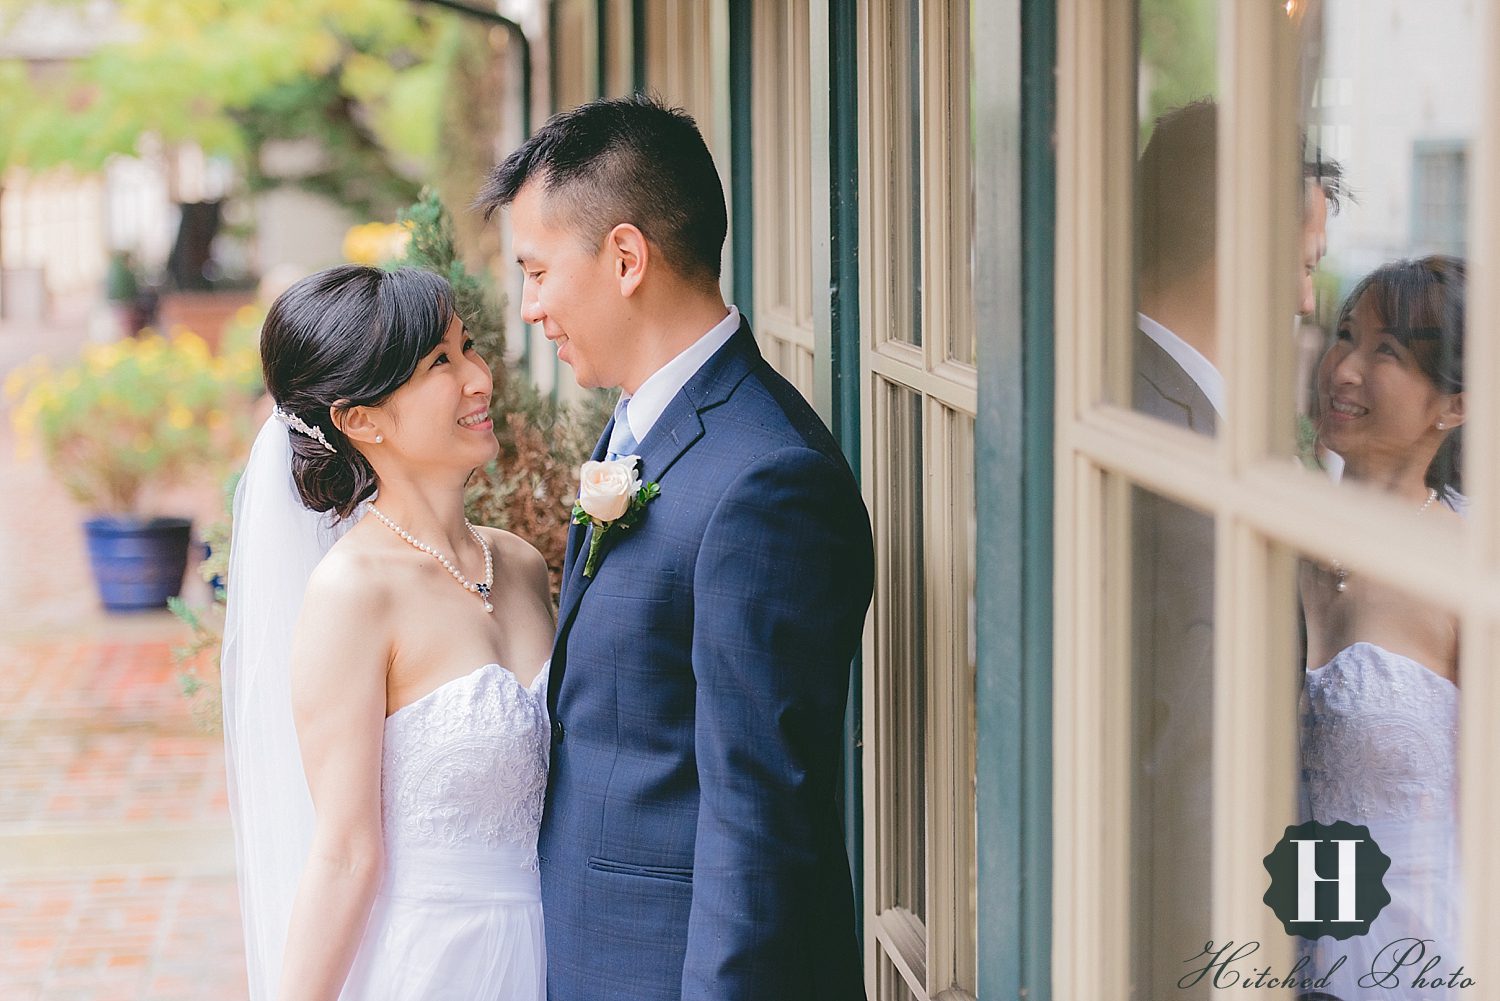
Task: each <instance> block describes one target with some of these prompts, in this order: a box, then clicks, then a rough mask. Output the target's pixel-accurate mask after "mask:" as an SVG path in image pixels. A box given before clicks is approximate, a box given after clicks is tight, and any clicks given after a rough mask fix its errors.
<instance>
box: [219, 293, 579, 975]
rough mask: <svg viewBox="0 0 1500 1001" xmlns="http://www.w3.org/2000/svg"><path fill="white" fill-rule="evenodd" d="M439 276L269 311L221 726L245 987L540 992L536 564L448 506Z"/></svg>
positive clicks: (464, 376) (463, 341)
mask: <svg viewBox="0 0 1500 1001" xmlns="http://www.w3.org/2000/svg"><path fill="white" fill-rule="evenodd" d="M452 302H453V299H452V292H451V289H450V288H449V287H448V285H447V284H446V283H445V282H444V281H443V280H442V279H441V278H438V277H437V276H434V275H431V274H427V273H424V272H419V271H410V270H403V271H394V272H385V271H380V270H377V269H374V268H366V267H357V266H344V267H337V268H332V269H330V270H327V271H323V272H320V273H318V274H315V275H312V276H310V277H308V278H306V279H303V280H302V281H300V282H298V283H297V284H295V285H293V286H292V287H291V288H289V289H288V290H287V291H286V292H285V293H284V294H283V295H282V296H281V297H280V298H278V299H277V300H276V302H275V304H274V305H273V306H272V307H271V310H270V313H269V315H268V316H267V318H266V323H265V328H264V331H263V333H262V339H261V352H262V363H263V366H264V370H265V379H266V386H267V388H268V389H269V391H270V394H271V396H272V397H273V399H274V400H275V402H276V411H275V413H274V415H273V418H272V419H271V420H268V421H267V422H266V425H265V426H264V427H263V428H262V430H261V432H260V434H259V436H258V437H257V439H256V442H255V446H254V449H253V450H252V453H251V458H250V461H249V464H248V467H247V469H246V473H245V475H244V477H243V479H242V480H241V483H240V486H239V489H238V491H237V493H236V498H235V521H234V540H233V546H232V549H231V556H230V578H229V579H230V592H229V606H228V611H227V618H226V625H225V643H224V663H223V668H224V708H225V712H224V729H225V738H226V746H227V750H228V761H229V770H230V793H231V808H232V812H233V817H234V822H235V835H236V847H237V854H238V858H239V863H240V887H241V902H242V909H243V912H244V918H245V936H246V948H247V960H248V965H249V976H250V991H251V997H252V999H254V1001H304V999H305V1001H314V999H319V1001H322V999H333V998H342V999H343V1001H377V999H390V1001H397V999H402V1001H407V999H418V998H420V999H423V1001H434V999H453V1001H458V999H463V1001H542V999H543V998H544V997H545V994H546V984H545V980H546V976H545V964H544V955H545V949H544V943H543V931H542V914H541V903H540V897H539V886H538V876H537V871H536V870H537V859H536V832H537V825H538V823H539V821H540V818H541V810H542V796H543V792H544V789H545V785H546V776H547V753H548V747H549V744H548V722H547V718H546V704H545V688H546V678H545V675H546V664H545V663H544V661H545V660H546V658H547V656H548V654H549V653H550V648H551V642H552V632H553V611H552V602H551V593H550V589H549V582H548V576H547V568H546V565H545V563H544V561H543V560H542V557H541V556H540V554H538V553H537V551H536V550H535V549H533V548H532V547H531V546H530V545H529V544H528V543H526V542H524V541H523V540H521V539H519V538H517V537H516V536H514V535H511V534H510V533H508V532H502V531H499V530H497V529H492V528H479V527H475V526H471V525H469V524H468V522H467V521H466V520H465V519H464V513H463V495H464V485H465V482H466V480H467V479H468V477H469V475H470V473H471V472H472V471H473V470H474V469H475V468H477V467H479V466H481V465H483V464H484V463H486V462H488V461H489V460H491V459H493V458H494V456H495V454H496V450H497V444H496V440H495V436H494V434H493V431H492V428H491V425H490V422H489V419H488V406H489V401H490V394H491V390H492V388H493V385H492V380H491V375H490V371H489V368H488V367H487V366H486V365H485V362H484V359H483V358H481V357H480V356H479V355H478V354H477V353H476V352H475V351H474V345H473V341H471V340H470V339H469V338H468V336H467V333H466V331H465V330H464V326H463V323H462V321H461V320H460V319H459V318H458V317H457V316H456V315H455V314H454V312H453V306H452Z"/></svg>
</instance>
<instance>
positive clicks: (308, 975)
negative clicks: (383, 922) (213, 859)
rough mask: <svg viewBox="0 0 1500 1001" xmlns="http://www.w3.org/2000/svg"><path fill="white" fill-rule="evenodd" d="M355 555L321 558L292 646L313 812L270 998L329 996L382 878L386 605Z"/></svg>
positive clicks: (328, 1000) (343, 973) (302, 1000)
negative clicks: (309, 838)
mask: <svg viewBox="0 0 1500 1001" xmlns="http://www.w3.org/2000/svg"><path fill="white" fill-rule="evenodd" d="M360 571H361V568H360V567H359V564H358V561H355V560H350V559H348V558H347V555H346V554H345V553H341V552H339V551H337V550H336V551H335V552H333V553H330V555H329V556H328V557H327V558H325V559H324V560H323V562H322V563H321V564H319V566H318V569H317V571H316V572H314V574H313V577H312V580H311V581H310V582H309V583H308V588H307V598H306V600H305V601H304V602H303V605H302V609H303V610H302V614H301V616H300V618H299V620H298V623H297V634H296V638H295V639H294V641H293V647H292V713H293V717H294V718H295V721H296V724H297V742H298V744H299V745H300V747H301V750H302V767H303V770H304V771H305V772H306V774H307V786H308V790H309V791H310V792H311V793H312V801H313V808H314V811H315V814H316V819H315V821H314V825H313V841H312V849H311V851H310V852H309V855H308V859H307V867H306V869H304V870H303V873H302V879H301V881H300V882H299V883H298V886H297V899H296V903H295V904H294V906H293V908H292V920H291V929H290V932H289V934H288V938H287V947H286V954H285V960H284V963H283V965H282V971H281V988H280V990H279V991H278V992H277V994H276V997H277V999H278V1001H333V999H335V998H337V997H338V995H339V991H340V990H341V989H342V988H343V986H344V981H345V979H346V978H347V977H348V975H349V967H350V965H351V964H352V963H353V962H354V957H355V954H356V952H357V951H358V949H359V943H360V939H361V937H362V936H363V934H364V930H365V924H366V922H367V920H368V919H369V914H370V907H371V904H372V903H373V902H374V899H375V893H376V890H377V889H378V888H379V885H380V878H381V872H382V868H383V854H382V850H383V849H382V843H381V831H380V761H381V744H382V740H383V737H384V732H385V709H386V668H387V665H388V663H389V659H390V650H391V642H390V635H389V633H388V632H387V631H386V629H385V628H383V624H384V623H386V622H387V621H388V620H389V618H390V612H391V609H390V608H388V607H386V606H387V604H388V601H387V599H386V597H385V596H384V595H383V594H382V589H380V588H379V587H378V586H372V581H371V580H370V578H369V576H368V575H366V574H363V573H361V572H360Z"/></svg>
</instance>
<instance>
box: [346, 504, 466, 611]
mask: <svg viewBox="0 0 1500 1001" xmlns="http://www.w3.org/2000/svg"><path fill="white" fill-rule="evenodd" d="M370 513H371V514H373V515H374V516H375V517H376V518H379V519H380V523H381V524H382V525H384V526H385V527H386V528H389V529H390V530H391V531H393V532H395V533H396V534H397V535H399V536H401V538H403V539H405V540H406V541H407V542H409V543H411V544H412V545H413V546H415V547H416V548H418V549H420V550H422V552H424V553H426V554H427V555H428V556H431V557H432V558H433V559H435V560H437V561H438V562H439V563H441V564H442V565H443V569H444V570H447V571H448V572H449V573H450V574H452V575H453V579H454V580H456V581H458V582H459V584H461V585H463V589H464V590H465V591H472V592H474V593H475V594H477V595H479V598H480V600H481V601H483V602H484V610H485V611H486V612H493V611H494V610H495V606H494V605H492V604H490V588H492V587H494V586H495V561H494V558H493V557H492V556H491V555H490V545H489V543H487V542H485V541H484V538H483V536H481V535H480V534H479V531H478V529H476V528H475V527H474V526H473V525H471V524H469V521H468V519H467V518H466V519H464V527H465V528H467V529H468V530H469V534H470V535H472V536H473V537H474V541H475V542H477V543H479V548H480V549H483V550H484V583H483V584H479V583H475V582H474V581H472V580H470V579H469V578H467V577H465V576H464V575H463V574H462V573H460V572H459V570H458V567H456V566H454V565H453V564H452V563H450V562H448V557H446V556H444V555H443V554H442V553H440V552H438V551H437V550H436V549H433V548H432V547H431V546H429V545H428V544H427V543H425V542H422V541H420V540H418V539H414V538H412V536H411V533H410V532H408V531H407V530H406V529H404V528H402V527H401V526H400V525H398V524H396V523H395V522H394V521H392V520H391V519H389V518H387V517H386V516H385V515H384V514H383V513H381V510H380V509H379V508H378V507H376V506H375V505H374V504H371V505H370Z"/></svg>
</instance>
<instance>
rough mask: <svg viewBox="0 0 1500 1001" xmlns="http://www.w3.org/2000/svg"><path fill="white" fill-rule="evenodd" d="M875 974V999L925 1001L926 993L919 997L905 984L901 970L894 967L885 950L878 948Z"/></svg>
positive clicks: (882, 1000) (877, 1000)
mask: <svg viewBox="0 0 1500 1001" xmlns="http://www.w3.org/2000/svg"><path fill="white" fill-rule="evenodd" d="M876 969H877V970H878V971H879V972H878V973H876V975H875V1001H926V997H927V995H926V993H925V992H924V993H923V994H922V995H920V997H919V996H918V995H917V994H916V993H915V992H914V991H912V989H911V986H910V985H909V984H907V982H906V978H905V977H903V976H902V975H901V971H900V970H898V969H896V965H895V963H893V962H892V961H891V959H890V957H889V956H888V955H887V954H886V952H885V950H884V949H882V950H880V965H879V966H878V967H877V968H876Z"/></svg>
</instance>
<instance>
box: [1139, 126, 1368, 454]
mask: <svg viewBox="0 0 1500 1001" xmlns="http://www.w3.org/2000/svg"><path fill="white" fill-rule="evenodd" d="M1217 166H1218V106H1217V105H1216V104H1214V102H1213V101H1208V100H1204V101H1197V102H1194V103H1193V104H1189V105H1186V106H1184V107H1181V108H1174V109H1173V110H1171V111H1168V112H1167V113H1166V114H1164V115H1162V116H1161V117H1160V118H1158V119H1157V120H1156V123H1155V126H1154V128H1153V129H1152V132H1151V138H1150V141H1149V142H1147V144H1146V149H1145V151H1144V152H1143V153H1142V154H1141V158H1140V161H1139V163H1138V164H1137V166H1136V222H1135V232H1136V274H1137V277H1136V281H1137V297H1138V309H1139V315H1138V316H1137V326H1138V329H1139V336H1138V337H1137V338H1136V344H1135V378H1134V386H1133V390H1132V393H1133V397H1134V404H1135V407H1136V409H1138V410H1140V411H1142V412H1144V413H1148V414H1151V415H1152V416H1155V417H1160V418H1161V419H1163V420H1166V421H1170V422H1171V423H1173V424H1176V425H1179V426H1181V427H1186V428H1189V429H1191V430H1193V431H1197V432H1199V433H1200V434H1213V432H1214V429H1215V427H1216V425H1217V423H1218V422H1219V421H1220V420H1222V419H1223V417H1224V377H1223V375H1222V374H1221V371H1220V367H1219V365H1220V358H1219V344H1218V332H1217V325H1216V323H1217V321H1216V317H1215V310H1216V308H1217V301H1218V297H1217V295H1216V282H1217V280H1218V268H1217V266H1216V263H1217V262H1216V255H1215V251H1216V240H1217V238H1218V225H1217V219H1218V215H1217V213H1218V206H1217V198H1218V172H1217ZM1302 173H1303V177H1304V178H1306V181H1307V196H1308V197H1307V201H1306V204H1305V206H1304V211H1303V238H1302V260H1301V261H1300V262H1299V263H1300V265H1301V272H1300V275H1301V291H1300V296H1299V308H1298V311H1299V312H1302V313H1307V312H1310V311H1311V310H1312V307H1313V294H1312V273H1313V270H1314V269H1315V268H1316V267H1317V264H1318V261H1319V260H1320V259H1321V258H1322V256H1323V253H1324V251H1325V250H1326V249H1327V239H1326V236H1325V226H1326V223H1327V219H1328V214H1329V212H1330V210H1331V211H1334V212H1337V211H1338V206H1339V200H1340V197H1341V195H1342V193H1343V181H1342V173H1343V172H1342V170H1341V168H1340V167H1339V165H1338V163H1337V162H1335V161H1333V160H1325V159H1323V158H1322V157H1321V156H1316V155H1315V156H1312V157H1309V158H1308V159H1307V160H1306V161H1305V162H1304V163H1303V169H1302ZM1268 321H1269V322H1268V326H1267V334H1268V336H1270V335H1272V333H1273V332H1274V331H1276V330H1277V329H1279V326H1278V325H1277V324H1276V322H1275V320H1274V318H1271V317H1268Z"/></svg>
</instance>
